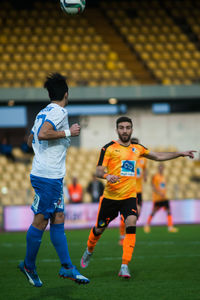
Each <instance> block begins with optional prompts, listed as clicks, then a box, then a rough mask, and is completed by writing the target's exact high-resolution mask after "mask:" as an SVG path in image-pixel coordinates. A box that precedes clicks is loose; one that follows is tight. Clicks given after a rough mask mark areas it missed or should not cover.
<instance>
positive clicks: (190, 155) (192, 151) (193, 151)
mask: <svg viewBox="0 0 200 300" xmlns="http://www.w3.org/2000/svg"><path fill="white" fill-rule="evenodd" d="M195 152H197V151H195V150H190V151H185V152H181V156H183V157H185V156H188V157H189V158H194V153H195Z"/></svg>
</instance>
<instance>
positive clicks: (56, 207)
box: [30, 175, 64, 219]
mask: <svg viewBox="0 0 200 300" xmlns="http://www.w3.org/2000/svg"><path fill="white" fill-rule="evenodd" d="M30 179H31V184H32V187H33V188H34V190H35V198H34V201H33V203H32V206H31V209H32V210H33V212H34V214H35V215H36V214H42V215H44V218H45V219H49V218H51V217H52V216H53V214H54V213H55V212H64V197H63V178H61V179H49V178H43V177H38V176H34V175H30Z"/></svg>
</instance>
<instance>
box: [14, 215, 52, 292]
mask: <svg viewBox="0 0 200 300" xmlns="http://www.w3.org/2000/svg"><path fill="white" fill-rule="evenodd" d="M47 224H48V220H46V219H44V215H42V214H37V215H35V216H34V220H33V223H32V225H31V226H30V227H29V229H28V231H27V235H26V256H25V260H24V261H23V262H21V263H20V264H19V268H20V270H21V271H22V272H23V273H24V274H25V275H26V277H27V279H28V280H29V282H30V283H31V284H32V285H34V286H36V287H40V286H42V282H41V280H40V278H39V276H38V274H37V272H36V264H35V262H36V257H37V254H38V251H39V248H40V244H41V240H42V235H43V232H44V230H45V228H46V226H47Z"/></svg>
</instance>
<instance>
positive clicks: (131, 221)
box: [125, 215, 137, 227]
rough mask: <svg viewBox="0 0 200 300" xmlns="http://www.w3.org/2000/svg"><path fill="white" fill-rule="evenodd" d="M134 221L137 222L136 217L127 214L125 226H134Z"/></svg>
mask: <svg viewBox="0 0 200 300" xmlns="http://www.w3.org/2000/svg"><path fill="white" fill-rule="evenodd" d="M136 222H137V217H136V216H134V215H132V216H128V217H127V218H126V220H125V224H126V227H129V226H136Z"/></svg>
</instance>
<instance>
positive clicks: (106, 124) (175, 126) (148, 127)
mask: <svg viewBox="0 0 200 300" xmlns="http://www.w3.org/2000/svg"><path fill="white" fill-rule="evenodd" d="M127 116H129V117H131V118H132V120H133V124H134V134H133V135H135V136H137V137H139V138H140V142H141V143H142V144H143V145H146V146H148V147H150V148H152V147H153V148H154V147H157V146H163V147H167V146H171V145H172V146H175V147H177V148H178V149H179V150H186V149H195V150H200V113H184V114H169V115H155V114H153V113H152V112H151V110H150V109H141V108H136V109H130V110H129V111H128V113H127ZM117 118H118V116H92V117H87V118H81V125H82V130H81V146H82V147H84V148H100V147H102V146H103V145H104V144H106V143H108V142H110V141H111V140H112V139H116V138H117V135H116V131H115V121H116V119H117Z"/></svg>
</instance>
